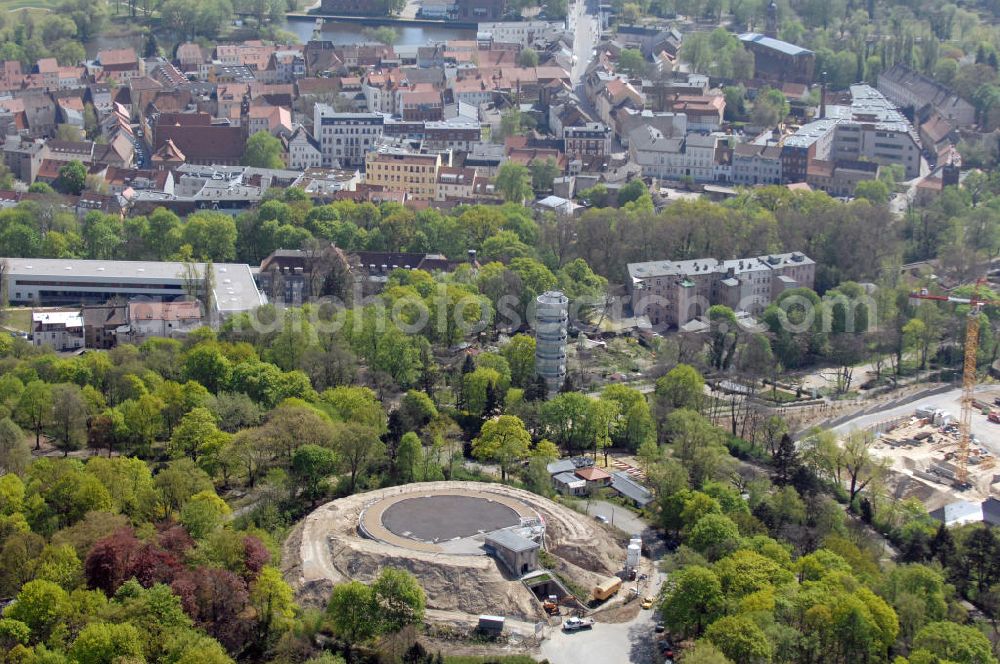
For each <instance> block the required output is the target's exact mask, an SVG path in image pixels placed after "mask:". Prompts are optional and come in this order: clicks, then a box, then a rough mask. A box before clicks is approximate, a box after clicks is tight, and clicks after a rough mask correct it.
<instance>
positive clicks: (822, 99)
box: [819, 72, 826, 120]
mask: <svg viewBox="0 0 1000 664" xmlns="http://www.w3.org/2000/svg"><path fill="white" fill-rule="evenodd" d="M822 80H823V83H822V85H820V86H819V119H820V120H823V119H825V118H826V72H823V79H822Z"/></svg>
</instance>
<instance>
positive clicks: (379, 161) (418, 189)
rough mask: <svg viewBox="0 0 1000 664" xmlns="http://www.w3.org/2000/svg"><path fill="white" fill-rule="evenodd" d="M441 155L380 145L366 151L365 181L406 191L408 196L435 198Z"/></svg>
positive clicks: (415, 198) (369, 183) (421, 198)
mask: <svg viewBox="0 0 1000 664" xmlns="http://www.w3.org/2000/svg"><path fill="white" fill-rule="evenodd" d="M441 165H442V164H441V155H440V154H439V153H434V154H421V153H416V152H412V151H410V150H407V149H405V148H399V147H396V146H394V145H380V146H378V147H377V148H376V149H375V150H372V151H371V152H368V153H367V154H366V155H365V184H367V185H375V186H381V187H383V188H385V189H390V190H393V189H394V190H398V191H403V192H405V193H406V196H407V198H408V199H411V200H418V201H420V200H423V201H430V200H434V199H435V197H436V195H437V179H438V170H439V169H440V168H441Z"/></svg>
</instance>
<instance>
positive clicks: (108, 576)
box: [83, 528, 142, 597]
mask: <svg viewBox="0 0 1000 664" xmlns="http://www.w3.org/2000/svg"><path fill="white" fill-rule="evenodd" d="M141 547H142V540H140V539H139V538H138V537H136V536H135V532H134V531H133V530H132V529H131V528H122V529H120V530H117V531H115V532H114V533H112V534H111V535H108V536H107V537H105V538H103V539H100V540H98V541H96V542H95V543H94V546H92V547H91V548H90V551H88V552H87V558H86V559H85V560H84V562H83V572H84V575H85V576H86V577H87V585H88V586H89V587H91V588H96V589H98V590H103V591H104V594H105V595H108V596H109V597H110V596H111V595H114V594H115V591H116V590H118V587H119V586H120V585H121V584H123V583H125V582H126V581H128V580H129V579H130V578H131V576H132V575H131V568H132V563H131V559H132V557H133V556H134V555H135V554H136V552H137V551H138V550H139V549H140V548H141Z"/></svg>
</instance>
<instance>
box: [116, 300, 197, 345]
mask: <svg viewBox="0 0 1000 664" xmlns="http://www.w3.org/2000/svg"><path fill="white" fill-rule="evenodd" d="M201 325H202V312H201V303H200V302H198V301H197V300H176V301H173V302H149V301H146V300H141V299H137V300H133V301H132V302H129V303H128V326H129V340H130V341H132V342H133V343H136V344H139V343H142V342H143V341H144V340H146V339H148V338H150V337H164V338H176V337H183V336H185V335H187V334H188V333H189V332H191V330H193V329H195V328H197V327H201Z"/></svg>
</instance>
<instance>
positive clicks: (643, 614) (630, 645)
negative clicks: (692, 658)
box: [541, 575, 665, 664]
mask: <svg viewBox="0 0 1000 664" xmlns="http://www.w3.org/2000/svg"><path fill="white" fill-rule="evenodd" d="M664 578H665V577H664V576H663V575H661V578H659V579H657V582H656V585H655V587H653V588H652V589H651V590H650V591H648V594H650V595H655V594H656V593H657V592H658V591H659V585H660V584H661V583H662V582H663V579H664ZM654 616H655V614H654V612H653V611H645V610H641V609H640V611H639V615H637V616H636V617H635V618H633V619H632V620H630V621H629V622H625V623H600V622H599V623H597V624H595V625H594V628H593V629H591V630H586V631H583V632H575V633H569V634H567V633H566V632H563V631H562V630H555V629H554V630H553V631H552V633H551V635H550V636H549V638H547V639H545V641H543V642H542V647H541V656H542V657H544V658H545V659H548V660H549V662H551V664H589V663H590V662H594V663H595V664H596V663H597V662H600V664H654V663H655V662H656V661H657V653H656V646H655V644H654V640H655V637H656V634H655V632H654V630H653V627H654V625H655V622H656V621H655V618H654Z"/></svg>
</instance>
